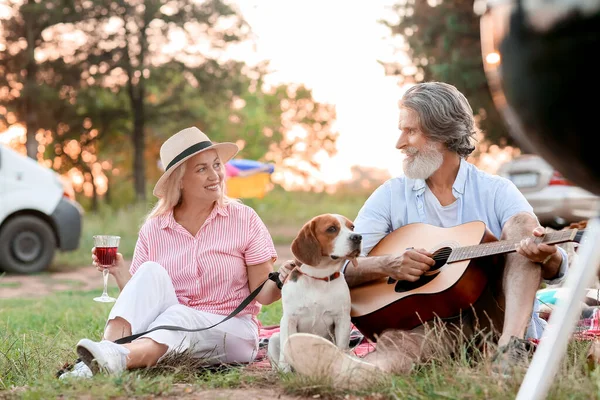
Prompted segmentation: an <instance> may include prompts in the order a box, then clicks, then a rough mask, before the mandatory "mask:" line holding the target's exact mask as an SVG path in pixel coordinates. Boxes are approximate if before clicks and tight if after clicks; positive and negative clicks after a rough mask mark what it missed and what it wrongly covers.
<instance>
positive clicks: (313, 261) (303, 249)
mask: <svg viewBox="0 0 600 400" xmlns="http://www.w3.org/2000/svg"><path fill="white" fill-rule="evenodd" d="M315 227H316V224H315V221H311V222H309V223H307V224H305V225H304V226H303V227H302V229H301V230H300V233H298V236H296V238H295V239H294V241H293V242H292V254H293V255H294V257H296V259H297V260H298V261H300V262H301V263H302V264H306V265H310V266H315V265H317V264H319V260H320V259H321V244H320V243H319V241H318V240H317V237H316V236H315Z"/></svg>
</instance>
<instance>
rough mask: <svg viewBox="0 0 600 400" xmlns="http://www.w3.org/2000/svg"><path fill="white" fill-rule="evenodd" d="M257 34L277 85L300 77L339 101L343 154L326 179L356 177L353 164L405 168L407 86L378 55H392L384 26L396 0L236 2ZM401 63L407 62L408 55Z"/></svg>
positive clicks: (394, 171) (319, 96)
mask: <svg viewBox="0 0 600 400" xmlns="http://www.w3.org/2000/svg"><path fill="white" fill-rule="evenodd" d="M237 4H238V7H239V8H240V10H241V11H242V13H243V15H244V17H245V18H246V20H247V21H248V23H249V24H250V26H251V27H252V30H253V33H254V35H255V43H256V45H255V50H256V53H255V54H252V56H250V59H252V57H256V58H257V60H260V59H262V60H264V59H268V60H271V63H270V65H271V68H272V69H274V70H275V71H276V72H275V73H274V74H273V76H272V77H271V79H272V80H273V83H285V82H301V83H304V84H305V85H306V86H307V87H309V88H311V89H312V90H313V95H314V97H315V99H316V100H317V101H320V102H327V103H330V104H334V105H335V106H336V111H337V123H336V127H337V130H338V132H339V133H340V135H339V138H338V141H337V147H338V154H337V155H336V156H334V157H333V158H332V159H331V160H328V161H327V162H325V163H324V164H323V168H322V173H323V178H324V179H325V180H326V181H329V182H334V181H338V180H340V179H348V178H350V177H351V175H350V168H351V166H352V165H363V166H369V167H378V168H382V169H387V170H388V171H389V173H390V174H391V175H392V176H396V175H398V174H399V173H400V172H401V170H402V165H401V164H402V163H401V157H400V152H399V151H398V150H396V149H395V143H396V140H397V139H398V135H399V131H398V100H399V99H400V97H401V95H402V92H403V90H405V88H402V87H400V86H399V85H398V79H397V78H395V77H386V76H385V74H384V69H383V67H382V66H381V65H380V64H379V63H378V60H381V59H386V60H389V59H391V57H392V56H393V50H392V48H391V47H390V42H389V40H386V37H389V31H388V29H387V28H386V27H385V26H383V25H382V24H380V23H378V22H377V21H378V19H380V18H382V17H384V16H385V13H386V11H387V12H388V13H389V10H386V6H389V5H391V4H393V1H391V0H369V1H349V0H345V1H344V0H303V1H293V0H238V1H237ZM395 57H396V58H395V60H396V61H404V62H407V63H408V58H407V57H406V55H403V54H401V55H397V56H395Z"/></svg>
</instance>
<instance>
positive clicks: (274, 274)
mask: <svg viewBox="0 0 600 400" xmlns="http://www.w3.org/2000/svg"><path fill="white" fill-rule="evenodd" d="M270 280H271V281H273V282H275V284H276V285H277V287H278V288H279V289H280V290H281V288H282V287H283V283H282V282H281V281H280V280H279V272H271V273H269V277H268V278H267V279H266V280H265V281H264V282H263V283H261V284H260V285H259V286H258V287H257V288H256V289H254V291H253V292H252V293H250V294H249V295H248V297H246V298H245V299H244V300H243V301H242V302H241V304H240V305H239V306H237V308H236V309H235V310H233V311H232V312H231V313H230V314H229V315H228V316H226V317H225V318H223V319H222V320H221V321H219V322H217V323H216V324H213V325H211V326H205V327H203V328H196V329H191V328H182V327H180V326H175V325H160V326H156V327H154V328H152V329H150V330H147V331H146V332H142V333H136V334H135V335H130V336H125V337H122V338H121V339H117V340H115V343H117V344H125V343H131V342H132V341H134V340H135V339H137V338H139V337H140V336H144V335H147V334H148V333H150V332H154V331H158V330H161V329H164V330H169V331H184V332H201V331H205V330H208V329H211V328H214V327H215V326H217V325H220V324H222V323H223V322H225V321H227V320H229V319H231V318H233V317H235V316H236V315H237V314H239V313H240V312H241V311H242V310H243V309H244V308H246V307H247V306H248V304H250V302H252V300H254V298H255V297H256V296H258V294H259V293H260V291H261V290H262V288H263V286H265V284H266V283H267V281H270ZM80 361H81V359H80V358H78V359H77V360H76V361H75V362H74V363H73V364H68V363H67V364H65V365H64V366H63V367H62V368H61V369H60V370H59V371H58V372H57V373H56V377H57V378H58V377H60V376H61V375H62V374H64V373H65V372H67V371H69V370H71V369H72V368H73V366H74V365H75V364H77V363H78V362H80Z"/></svg>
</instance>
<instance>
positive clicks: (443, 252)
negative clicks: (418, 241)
mask: <svg viewBox="0 0 600 400" xmlns="http://www.w3.org/2000/svg"><path fill="white" fill-rule="evenodd" d="M450 253H452V249H451V248H450V247H442V248H441V249H437V250H436V251H435V252H434V253H433V260H434V261H435V265H434V266H433V267H431V268H430V269H429V270H430V271H437V270H438V269H440V268H442V267H443V266H444V265H446V261H448V257H450Z"/></svg>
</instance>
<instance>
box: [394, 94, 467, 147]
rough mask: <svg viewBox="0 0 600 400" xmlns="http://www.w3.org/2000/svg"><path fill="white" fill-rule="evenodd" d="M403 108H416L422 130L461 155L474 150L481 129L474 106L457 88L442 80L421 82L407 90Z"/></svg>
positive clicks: (429, 136)
mask: <svg viewBox="0 0 600 400" xmlns="http://www.w3.org/2000/svg"><path fill="white" fill-rule="evenodd" d="M400 107H405V108H409V109H411V110H414V111H415V112H416V113H417V115H418V117H419V125H420V128H421V130H422V131H423V133H425V135H427V137H428V138H430V139H432V140H434V141H436V142H441V143H444V144H445V145H446V146H447V147H448V149H449V150H451V151H454V152H456V153H458V155H459V156H461V157H463V158H466V157H467V156H468V155H469V154H471V153H472V152H473V150H475V146H474V145H473V141H474V136H475V134H476V133H477V132H478V129H477V126H476V124H475V118H473V109H472V108H471V106H470V105H469V101H468V100H467V98H466V97H465V96H464V95H463V94H462V93H461V92H460V91H459V90H458V89H457V88H456V87H454V86H452V85H449V84H447V83H443V82H424V83H418V84H416V85H414V86H412V87H411V88H409V89H408V90H407V91H406V92H405V93H404V95H403V96H402V100H400Z"/></svg>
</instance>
